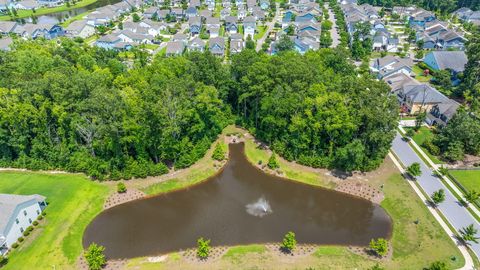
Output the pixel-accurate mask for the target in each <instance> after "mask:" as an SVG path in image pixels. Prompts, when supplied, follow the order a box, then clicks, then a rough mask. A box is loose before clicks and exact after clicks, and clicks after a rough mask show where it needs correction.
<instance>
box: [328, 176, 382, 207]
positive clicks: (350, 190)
mask: <svg viewBox="0 0 480 270" xmlns="http://www.w3.org/2000/svg"><path fill="white" fill-rule="evenodd" d="M335 190H337V191H340V192H344V193H347V194H350V195H353V196H357V197H361V198H364V199H366V200H369V201H372V202H374V203H377V204H380V202H381V201H382V200H383V199H384V195H383V193H382V192H381V191H380V190H378V189H376V188H374V187H372V186H370V185H369V184H367V183H363V182H360V181H356V180H345V181H341V182H339V183H338V185H337V187H336V188H335Z"/></svg>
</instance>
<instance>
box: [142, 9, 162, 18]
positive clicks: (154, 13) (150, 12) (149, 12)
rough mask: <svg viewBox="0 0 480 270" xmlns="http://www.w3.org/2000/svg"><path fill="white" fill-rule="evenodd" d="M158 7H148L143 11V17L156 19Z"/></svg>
mask: <svg viewBox="0 0 480 270" xmlns="http://www.w3.org/2000/svg"><path fill="white" fill-rule="evenodd" d="M158 11H159V9H158V7H149V8H147V9H146V10H145V11H144V12H143V17H144V18H148V19H154V18H157V19H158Z"/></svg>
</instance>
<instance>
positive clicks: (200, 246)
mask: <svg viewBox="0 0 480 270" xmlns="http://www.w3.org/2000/svg"><path fill="white" fill-rule="evenodd" d="M210 249H211V247H210V240H206V239H203V237H200V238H199V239H198V240H197V256H198V257H199V258H200V259H206V258H208V255H210Z"/></svg>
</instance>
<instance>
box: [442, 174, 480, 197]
mask: <svg viewBox="0 0 480 270" xmlns="http://www.w3.org/2000/svg"><path fill="white" fill-rule="evenodd" d="M448 172H449V173H450V175H451V176H453V177H454V178H455V179H456V180H457V181H458V182H459V183H460V184H461V185H462V186H463V187H464V188H465V189H467V190H468V191H473V190H475V191H477V192H480V169H479V170H450V171H448Z"/></svg>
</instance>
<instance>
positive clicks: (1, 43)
mask: <svg viewBox="0 0 480 270" xmlns="http://www.w3.org/2000/svg"><path fill="white" fill-rule="evenodd" d="M12 44H13V39H12V38H11V37H4V38H0V51H10V50H11V46H12Z"/></svg>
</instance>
